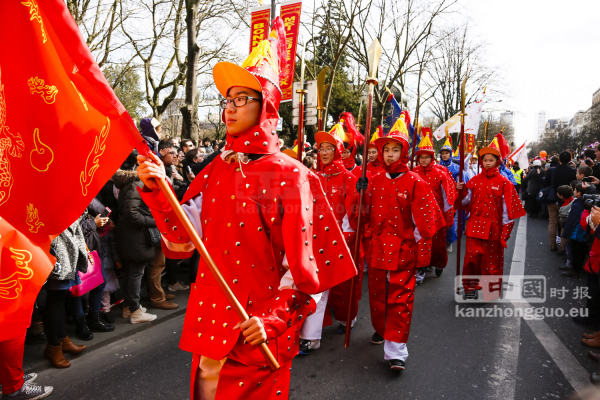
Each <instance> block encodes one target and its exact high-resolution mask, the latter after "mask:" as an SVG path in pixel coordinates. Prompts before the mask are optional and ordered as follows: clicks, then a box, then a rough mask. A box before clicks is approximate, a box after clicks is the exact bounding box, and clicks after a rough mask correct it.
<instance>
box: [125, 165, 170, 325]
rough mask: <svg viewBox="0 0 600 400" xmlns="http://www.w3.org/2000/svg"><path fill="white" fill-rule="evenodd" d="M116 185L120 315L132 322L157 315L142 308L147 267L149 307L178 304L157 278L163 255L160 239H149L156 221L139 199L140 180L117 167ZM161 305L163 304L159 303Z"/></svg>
mask: <svg viewBox="0 0 600 400" xmlns="http://www.w3.org/2000/svg"><path fill="white" fill-rule="evenodd" d="M113 180H114V181H115V185H116V186H117V187H118V188H119V198H118V200H119V212H120V215H121V216H120V218H119V224H118V225H117V228H116V230H115V234H116V236H117V252H118V254H119V257H120V258H121V261H122V262H123V267H124V271H123V273H124V277H125V287H124V289H125V306H124V307H123V317H124V318H130V322H131V323H132V324H136V323H140V322H148V321H153V320H155V319H156V315H154V314H149V313H146V312H145V309H144V308H143V307H141V306H140V287H141V283H142V277H143V276H144V270H145V269H146V267H147V266H148V267H149V271H148V282H147V286H148V292H149V295H150V301H151V305H152V307H155V308H170V309H172V308H177V304H175V303H171V302H169V301H168V300H166V297H165V292H164V291H163V289H162V287H161V284H160V280H161V273H162V271H163V269H164V268H165V256H164V253H163V252H162V250H161V249H160V247H157V246H160V242H159V243H158V244H157V245H154V244H153V243H152V242H151V241H150V240H149V238H150V235H151V234H150V232H149V229H156V223H155V222H154V218H152V214H151V213H150V210H149V208H148V206H147V205H146V204H145V203H144V202H143V201H142V198H141V196H140V193H139V192H138V190H137V189H138V188H142V187H143V184H142V182H141V181H140V180H139V178H138V176H137V173H136V172H135V171H123V170H118V171H117V172H116V173H115V175H114V176H113ZM161 306H164V307H161Z"/></svg>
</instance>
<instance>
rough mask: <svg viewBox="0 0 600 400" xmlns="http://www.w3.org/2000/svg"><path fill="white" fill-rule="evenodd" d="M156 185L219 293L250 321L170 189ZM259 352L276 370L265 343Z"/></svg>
mask: <svg viewBox="0 0 600 400" xmlns="http://www.w3.org/2000/svg"><path fill="white" fill-rule="evenodd" d="M156 183H157V184H158V187H159V188H160V190H161V192H163V193H164V195H165V196H166V197H167V201H168V202H169V204H170V205H171V208H173V211H175V215H177V218H179V221H180V222H181V224H182V225H183V228H184V229H185V231H186V232H187V233H188V235H189V236H190V239H191V240H192V243H193V244H194V246H195V247H196V250H198V253H200V257H202V259H203V260H204V262H205V263H206V266H207V267H208V270H209V271H210V273H211V274H212V276H213V277H214V278H215V281H216V282H217V285H219V288H221V291H223V293H224V294H225V297H226V298H227V301H229V303H230V304H231V306H232V307H233V309H234V311H235V313H236V314H237V316H238V318H239V319H240V320H241V321H247V320H248V319H250V317H249V316H248V313H246V310H244V307H242V305H241V304H240V302H239V301H238V299H237V298H236V297H235V294H233V292H232V291H231V288H230V287H229V285H228V284H227V282H226V281H225V278H223V275H222V274H221V271H219V268H218V267H217V265H216V264H215V262H214V261H213V259H212V257H211V256H210V254H208V251H206V247H204V244H203V243H202V239H200V236H199V235H198V232H196V229H194V226H193V225H192V223H191V222H190V220H189V219H188V217H187V215H186V214H185V212H184V211H183V208H181V205H180V204H179V201H178V200H177V198H176V197H175V194H174V193H173V192H172V191H171V188H170V187H169V185H168V184H167V182H166V181H165V180H164V179H156ZM259 350H260V352H261V353H262V355H263V357H264V358H265V360H266V361H267V364H269V367H270V368H271V370H272V371H276V370H278V369H279V363H278V362H277V359H275V357H274V356H273V353H271V350H269V347H267V345H266V344H265V343H261V344H260V345H259Z"/></svg>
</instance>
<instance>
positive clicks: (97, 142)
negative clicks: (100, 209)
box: [79, 117, 110, 196]
mask: <svg viewBox="0 0 600 400" xmlns="http://www.w3.org/2000/svg"><path fill="white" fill-rule="evenodd" d="M109 131H110V119H108V117H107V118H106V126H105V127H103V128H102V130H101V131H100V132H99V133H98V136H96V138H95V139H94V146H93V147H92V150H90V154H88V156H87V159H86V160H85V168H84V169H83V171H81V175H80V176H79V182H80V183H81V193H83V195H84V196H87V194H88V191H87V188H88V186H89V185H90V183H92V179H94V174H95V173H96V170H97V169H98V167H100V162H99V160H98V159H99V158H100V156H101V155H102V154H103V153H104V150H106V146H105V145H104V143H105V142H106V138H107V137H108V132H109Z"/></svg>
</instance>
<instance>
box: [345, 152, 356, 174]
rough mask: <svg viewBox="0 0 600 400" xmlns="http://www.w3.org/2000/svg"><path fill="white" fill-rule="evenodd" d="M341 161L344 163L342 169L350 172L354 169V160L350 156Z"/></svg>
mask: <svg viewBox="0 0 600 400" xmlns="http://www.w3.org/2000/svg"><path fill="white" fill-rule="evenodd" d="M342 161H343V163H344V167H346V169H347V170H348V171H351V170H352V169H353V168H354V167H356V160H354V157H353V156H352V155H350V157H348V158H346V159H345V160H342Z"/></svg>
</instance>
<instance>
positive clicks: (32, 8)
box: [21, 0, 48, 43]
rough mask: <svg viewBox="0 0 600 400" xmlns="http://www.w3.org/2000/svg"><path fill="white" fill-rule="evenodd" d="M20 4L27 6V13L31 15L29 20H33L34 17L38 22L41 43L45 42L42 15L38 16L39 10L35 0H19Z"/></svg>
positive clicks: (46, 38)
mask: <svg viewBox="0 0 600 400" xmlns="http://www.w3.org/2000/svg"><path fill="white" fill-rule="evenodd" d="M21 4H23V5H24V6H25V7H29V15H31V17H30V18H29V20H30V21H33V20H34V19H35V20H36V21H37V22H39V23H40V29H41V30H42V41H43V43H46V41H47V40H48V37H47V36H46V31H45V30H44V22H43V21H42V17H41V16H40V10H39V8H38V5H37V3H36V2H35V0H29V1H26V2H21Z"/></svg>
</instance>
